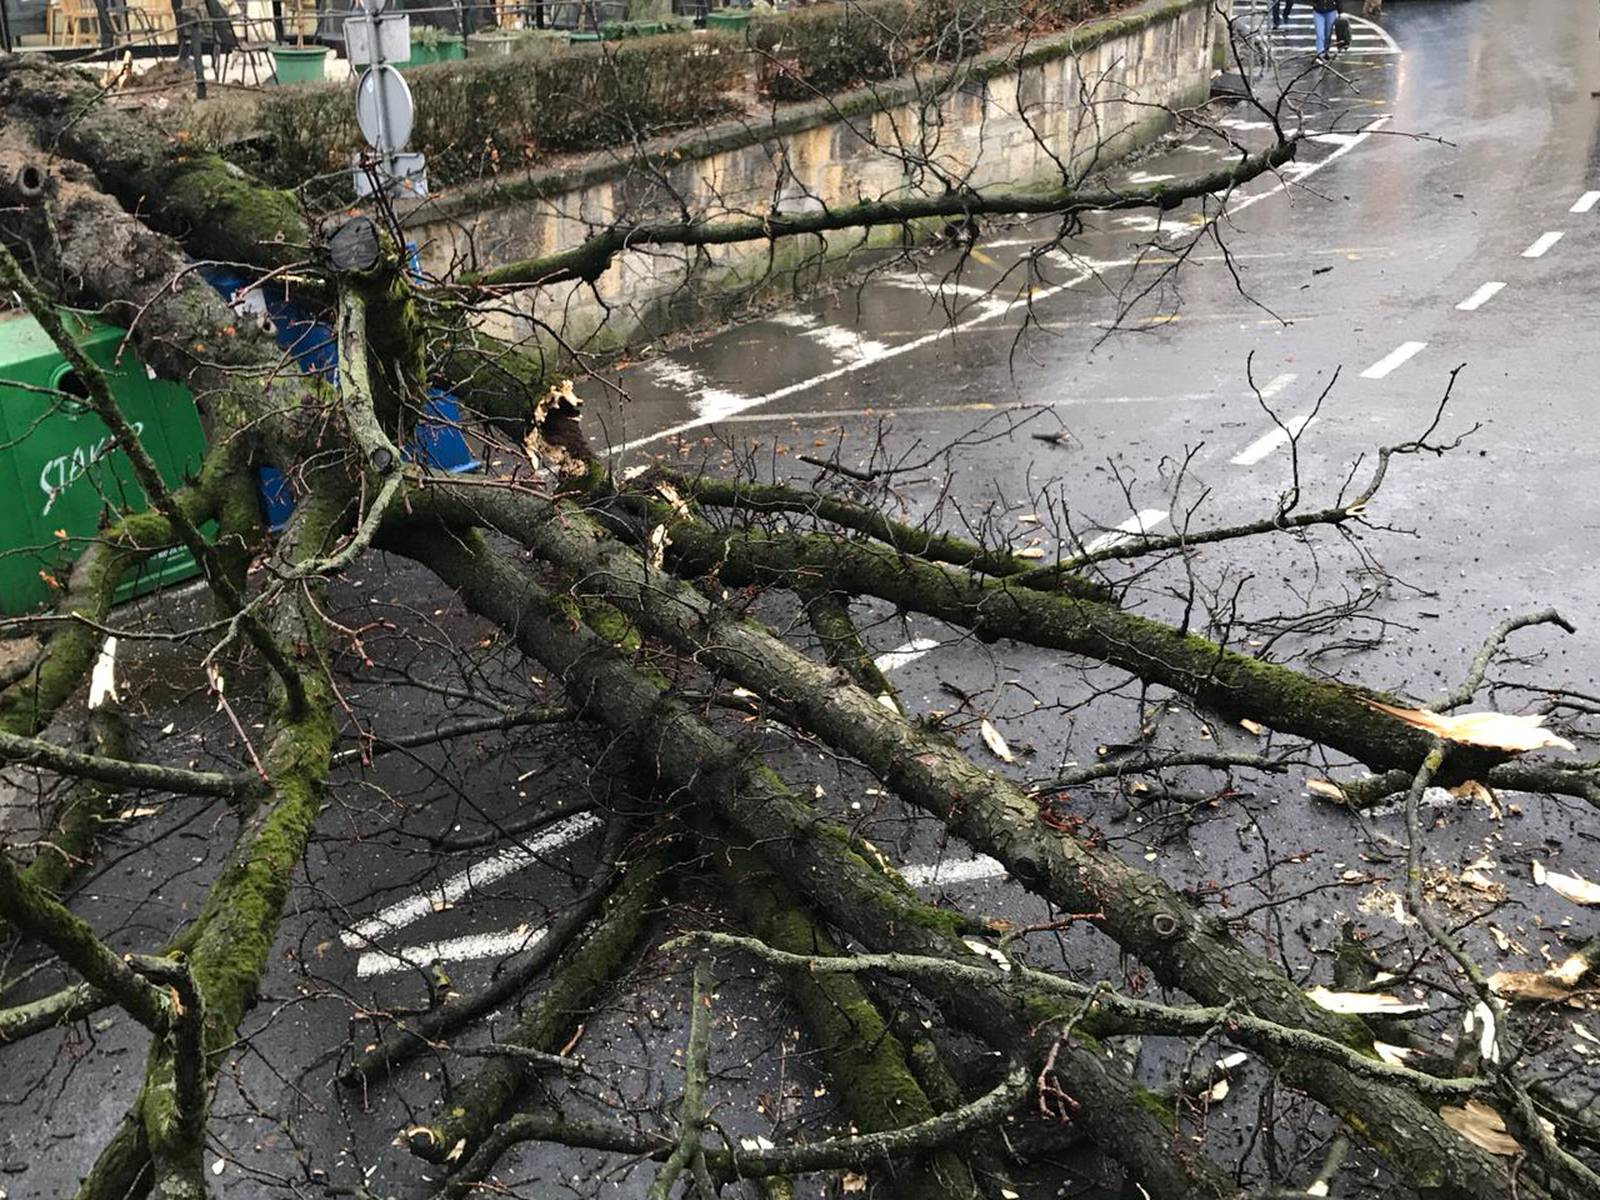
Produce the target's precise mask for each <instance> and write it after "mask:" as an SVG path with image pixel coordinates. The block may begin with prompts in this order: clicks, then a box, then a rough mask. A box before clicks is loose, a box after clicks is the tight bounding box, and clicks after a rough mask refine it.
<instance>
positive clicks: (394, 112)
mask: <svg viewBox="0 0 1600 1200" xmlns="http://www.w3.org/2000/svg"><path fill="white" fill-rule="evenodd" d="M387 6H388V0H361V11H360V14H359V15H352V16H351V17H349V18H348V19H346V21H345V47H346V49H347V51H348V52H349V55H350V61H351V62H352V63H358V64H359V63H365V64H367V69H366V70H365V71H363V72H362V74H361V80H360V82H359V83H358V84H357V85H356V123H357V124H358V125H360V126H361V132H362V135H363V136H364V137H365V138H366V139H367V143H368V144H369V145H370V146H371V147H372V148H373V149H374V150H375V151H377V159H378V165H377V170H376V171H375V172H374V173H373V174H375V175H376V176H377V188H378V190H379V191H381V192H382V193H383V194H384V195H387V196H393V195H397V194H399V193H401V192H406V193H409V194H411V195H415V196H426V195H427V194H428V180H427V175H426V174H425V164H424V162H423V158H422V155H420V154H403V153H401V151H402V149H403V147H404V146H405V144H406V142H408V141H409V140H410V138H411V123H412V118H413V116H414V112H415V110H414V109H413V107H412V102H411V89H410V88H409V87H407V86H406V81H405V76H403V75H402V74H401V73H400V72H399V71H398V70H397V69H396V68H395V67H394V65H393V63H392V61H391V60H392V59H394V58H395V57H397V56H400V55H403V54H406V53H408V52H409V45H410V37H411V34H410V30H411V18H410V17H409V16H407V15H405V14H404V13H385V12H384V9H385V8H386V7H387ZM355 187H356V195H357V196H361V197H365V196H368V195H370V194H371V193H372V191H373V190H374V189H373V180H372V178H371V177H370V176H369V175H368V172H367V171H366V170H365V169H363V168H362V167H361V166H360V164H359V162H358V163H357V165H356V168H355Z"/></svg>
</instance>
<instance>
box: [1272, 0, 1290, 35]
mask: <svg viewBox="0 0 1600 1200" xmlns="http://www.w3.org/2000/svg"><path fill="white" fill-rule="evenodd" d="M1293 7H1294V0H1272V27H1273V28H1274V29H1276V28H1278V26H1280V25H1282V24H1283V23H1284V22H1285V21H1287V20H1288V19H1289V10H1290V9H1292V8H1293Z"/></svg>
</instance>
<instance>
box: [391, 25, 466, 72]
mask: <svg viewBox="0 0 1600 1200" xmlns="http://www.w3.org/2000/svg"><path fill="white" fill-rule="evenodd" d="M466 56H467V47H466V43H464V42H463V41H462V40H461V39H460V38H459V37H457V36H456V35H455V34H453V33H447V34H444V35H443V36H442V37H440V38H438V39H436V40H430V41H427V42H419V41H416V40H413V41H412V43H411V57H410V58H408V59H406V61H405V62H403V63H401V64H399V65H400V66H403V67H426V66H428V65H429V64H430V63H441V62H454V61H456V60H457V59H461V58H465V57H466Z"/></svg>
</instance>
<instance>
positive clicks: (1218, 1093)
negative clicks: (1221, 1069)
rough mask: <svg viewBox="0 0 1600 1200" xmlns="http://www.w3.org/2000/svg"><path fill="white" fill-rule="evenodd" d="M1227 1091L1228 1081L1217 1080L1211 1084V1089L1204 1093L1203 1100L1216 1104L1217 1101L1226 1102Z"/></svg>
mask: <svg viewBox="0 0 1600 1200" xmlns="http://www.w3.org/2000/svg"><path fill="white" fill-rule="evenodd" d="M1228 1091H1229V1087H1228V1081H1227V1080H1226V1079H1219V1080H1217V1081H1216V1083H1214V1084H1212V1085H1211V1089H1210V1090H1209V1091H1208V1092H1206V1094H1205V1099H1206V1101H1207V1102H1208V1103H1211V1104H1216V1103H1217V1102H1218V1101H1221V1100H1226V1099H1227V1098H1228Z"/></svg>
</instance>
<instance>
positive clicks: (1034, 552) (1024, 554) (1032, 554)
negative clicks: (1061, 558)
mask: <svg viewBox="0 0 1600 1200" xmlns="http://www.w3.org/2000/svg"><path fill="white" fill-rule="evenodd" d="M1011 557H1012V558H1043V557H1044V547H1043V546H1024V547H1023V548H1022V549H1021V550H1013V551H1012V552H1011Z"/></svg>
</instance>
